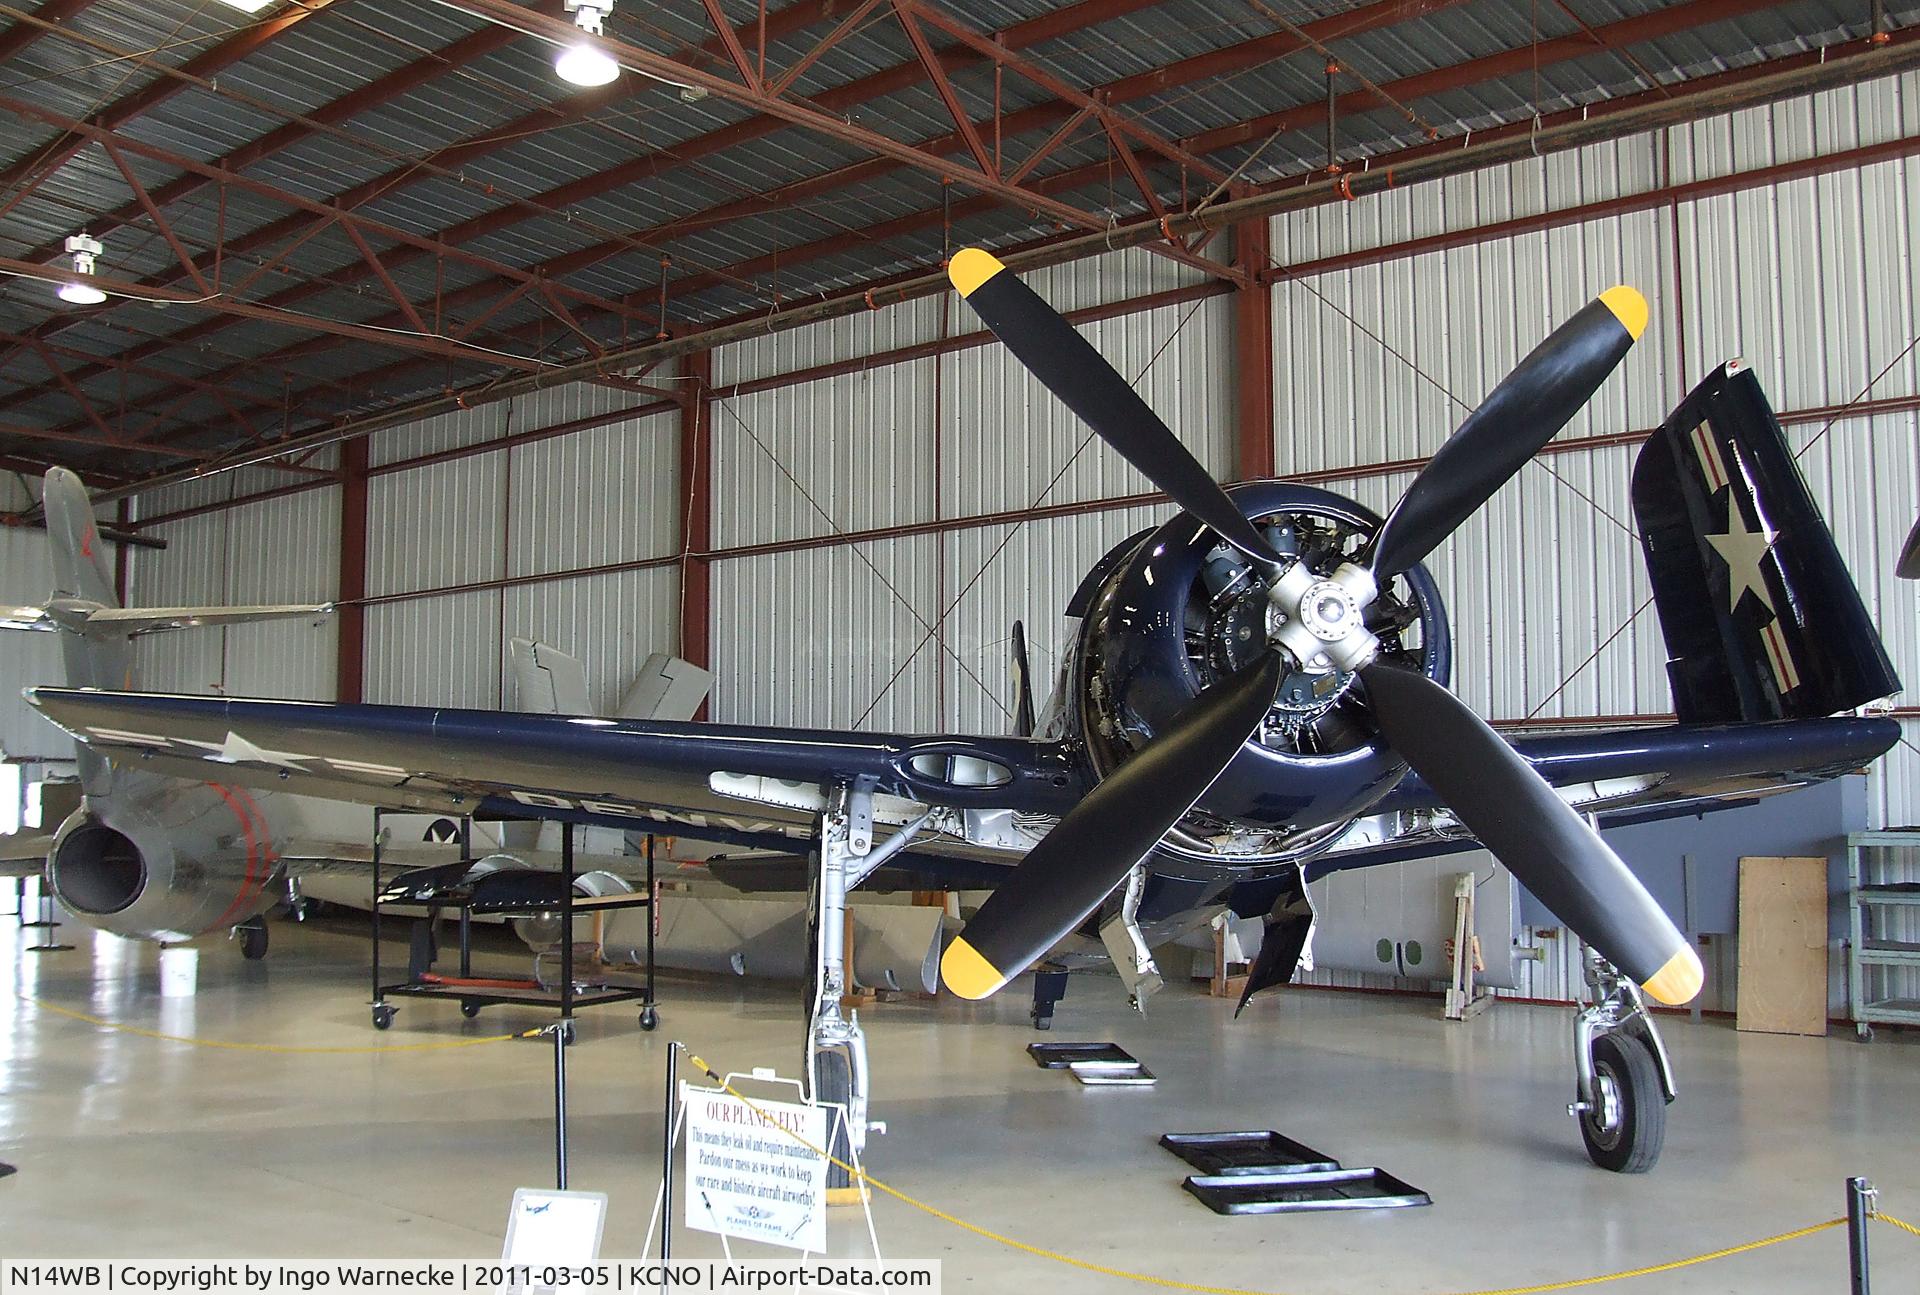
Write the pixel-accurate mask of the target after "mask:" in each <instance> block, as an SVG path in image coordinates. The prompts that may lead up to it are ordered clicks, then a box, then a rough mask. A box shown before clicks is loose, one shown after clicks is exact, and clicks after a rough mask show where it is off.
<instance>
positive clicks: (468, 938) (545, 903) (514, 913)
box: [373, 809, 659, 1030]
mask: <svg viewBox="0 0 1920 1295" xmlns="http://www.w3.org/2000/svg"><path fill="white" fill-rule="evenodd" d="M386 812H387V811H384V810H378V809H376V810H375V811H374V817H373V1024H374V1028H376V1029H381V1030H384V1029H386V1028H387V1027H388V1026H390V1025H391V1024H393V1016H394V1012H395V1010H396V1009H395V1008H394V1006H393V1005H392V1004H391V1003H389V1002H387V999H388V998H389V997H394V998H427V999H434V998H437V999H441V1000H443V1001H448V1002H455V1003H458V1004H459V1005H460V1012H461V1015H463V1016H466V1017H469V1018H471V1017H474V1016H477V1015H479V1014H480V1009H481V1008H483V1007H489V1006H496V1005H502V1004H510V1005H515V1006H521V1007H547V1008H552V1009H554V1010H556V1011H558V1012H559V1013H560V1015H561V1017H562V1018H563V1019H564V1018H571V1017H572V1016H573V1014H574V1012H575V1011H577V1010H578V1009H580V1008H585V1007H604V1006H607V1005H610V1004H613V1003H630V1002H639V1003H641V1004H642V1008H641V1012H640V1028H641V1029H643V1030H651V1029H653V1028H654V1027H655V1026H656V1025H658V1024H659V1007H658V1003H659V1000H658V997H657V996H656V993H655V989H654V957H653V942H654V927H655V923H654V920H653V913H652V912H651V910H652V908H653V905H654V896H655V894H656V893H657V889H656V886H655V877H654V856H653V837H652V836H648V837H647V850H646V860H647V884H646V889H645V890H644V891H642V892H640V893H638V894H624V895H576V894H574V888H573V885H574V867H573V834H574V825H573V824H571V823H566V824H562V831H561V835H560V872H559V873H558V874H557V879H558V880H559V882H560V890H559V896H558V898H556V899H551V900H534V899H526V900H514V901H510V902H488V903H482V904H478V905H476V902H475V899H474V894H473V890H472V889H471V888H470V887H466V886H461V885H452V886H446V887H443V888H441V889H439V890H437V891H436V892H435V893H434V897H433V899H432V900H431V901H430V902H429V901H421V900H400V901H394V900H388V899H386V898H385V892H384V886H383V878H382V876H381V857H380V856H381V839H382V836H383V833H382V826H381V820H382V818H383V816H384V815H385V813H386ZM472 832H473V825H472V820H471V819H469V818H464V817H463V818H462V819H461V820H460V862H461V864H462V865H465V866H463V867H461V868H460V869H459V870H460V871H462V872H464V871H465V867H466V866H471V865H472V863H473V850H472ZM413 871H426V870H424V869H416V870H413ZM397 905H404V906H405V907H407V908H416V909H418V908H424V909H426V910H427V911H428V913H429V914H431V913H432V912H433V911H434V910H438V909H447V908H451V909H454V910H455V911H456V912H457V913H458V914H459V918H460V975H459V979H460V980H470V979H472V978H473V916H474V914H475V913H476V912H480V913H484V914H486V915H488V916H499V917H508V918H512V917H537V916H541V915H543V914H552V915H554V916H557V917H558V918H559V919H560V929H561V932H562V938H561V941H560V985H559V988H557V989H540V988H515V987H507V986H494V985H466V984H434V983H430V982H422V981H420V980H417V979H407V980H402V981H388V982H382V980H381V978H380V922H381V911H382V909H391V908H394V907H396V906H397ZM624 908H644V909H648V910H650V911H649V912H648V914H647V963H646V983H645V985H644V986H643V987H641V988H638V989H614V988H607V989H590V990H586V991H582V990H580V989H579V988H577V987H576V985H575V983H574V977H573V920H574V918H576V917H591V916H593V915H595V914H599V913H608V912H612V911H615V910H618V909H624Z"/></svg>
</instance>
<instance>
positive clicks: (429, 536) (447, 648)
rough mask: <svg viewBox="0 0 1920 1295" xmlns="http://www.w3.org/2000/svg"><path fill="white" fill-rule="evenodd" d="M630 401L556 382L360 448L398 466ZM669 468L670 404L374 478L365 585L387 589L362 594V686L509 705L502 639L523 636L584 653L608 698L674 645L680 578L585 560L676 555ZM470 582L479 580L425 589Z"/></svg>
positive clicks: (405, 697)
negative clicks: (369, 601) (365, 603)
mask: <svg viewBox="0 0 1920 1295" xmlns="http://www.w3.org/2000/svg"><path fill="white" fill-rule="evenodd" d="M640 403H643V400H642V398H640V397H636V396H634V395H632V394H630V393H627V392H623V391H617V390H611V389H607V388H602V387H594V386H587V385H583V384H576V385H572V386H566V387H559V388H555V389H554V390H552V391H546V392H541V393H538V394H536V395H534V396H530V397H527V398H525V399H522V400H519V401H515V402H513V404H512V405H511V406H510V407H508V406H493V407H486V408H482V409H479V410H473V411H469V412H468V413H464V414H461V415H458V416H454V417H450V418H439V419H428V420H426V421H424V422H422V423H419V424H414V425H412V426H409V427H406V428H401V429H397V431H396V432H395V433H388V434H383V435H382V436H381V437H378V438H375V441H374V445H373V450H372V452H371V453H370V454H369V456H368V457H369V460H370V461H372V462H374V463H375V464H376V465H378V464H392V463H396V462H398V461H400V460H401V459H402V458H405V457H411V456H414V455H420V454H433V453H438V452H440V451H444V450H449V449H456V448H460V447H463V446H474V445H480V444H482V443H484V442H486V441H491V440H497V439H499V438H500V437H501V436H504V435H507V434H509V433H512V432H519V431H531V430H536V429H540V428H548V427H554V426H558V425H562V424H571V423H575V422H580V421H592V420H595V419H600V418H608V417H610V416H613V415H617V414H618V413H619V412H620V411H621V410H624V409H628V408H632V407H634V406H635V405H637V404H640ZM388 435H391V436H393V438H394V441H395V443H396V445H397V447H398V448H396V447H395V445H388V444H387V442H386V437H387V436H388ZM678 478H679V444H678V424H677V421H676V417H675V415H673V414H671V413H667V414H650V415H647V416H645V417H640V418H627V419H618V418H615V419H614V420H613V421H608V422H605V423H602V424H601V425H598V426H591V427H587V428H585V429H584V430H580V431H574V432H569V433H567V434H566V435H562V436H555V437H551V438H548V439H543V440H535V441H530V442H527V443H525V444H518V445H505V446H502V447H500V448H498V449H490V450H485V451H482V452H479V453H473V454H467V455H463V456H460V457H456V458H449V459H445V460H443V461H440V462H436V463H430V464H426V465H423V466H419V467H412V468H405V469H402V470H399V471H389V472H385V473H380V474H378V475H375V476H374V477H373V478H372V479H371V480H370V481H369V482H368V489H367V595H368V597H370V598H374V599H379V600H381V601H378V602H376V603H375V604H374V605H372V606H370V607H369V608H368V609H367V632H366V658H365V668H366V676H365V685H364V690H363V692H364V696H365V699H366V700H367V701H370V702H386V703H391V704H396V705H416V706H472V707H481V708H488V709H491V708H495V707H500V706H506V705H511V704H513V701H514V698H513V696H512V684H511V677H510V672H508V671H507V670H506V669H505V658H506V642H507V640H508V639H509V638H512V637H515V636H523V637H532V638H539V639H542V640H544V641H546V642H549V643H551V644H553V645H554V646H555V647H558V648H560V649H561V650H562V651H564V652H568V653H571V654H573V655H575V656H578V657H579V658H580V659H581V662H582V664H583V665H584V666H585V667H586V670H587V677H588V682H589V686H590V691H591V697H592V700H593V702H594V704H595V706H596V707H597V708H600V709H611V707H612V706H613V705H614V704H615V703H617V702H618V700H619V697H620V693H621V691H623V690H624V689H625V687H626V685H627V684H628V683H629V682H631V681H632V678H633V674H634V672H635V671H636V670H637V669H638V668H639V666H640V663H641V662H642V661H644V660H645V659H646V657H647V655H648V654H649V653H651V652H657V651H674V650H676V649H677V647H678V644H679V626H678V623H677V612H676V599H677V597H678V589H679V585H678V578H677V576H676V574H675V572H674V571H672V570H671V569H665V568H659V569H632V568H629V569H625V570H615V571H604V572H594V573H592V574H585V573H586V572H588V571H589V569H593V568H602V567H608V566H616V565H618V564H632V563H637V562H644V561H647V560H648V559H655V558H663V557H667V556H669V555H671V554H672V553H673V551H674V544H675V542H676V530H677V527H678V525H679V520H678V518H679V504H678V497H677V492H678V489H679V484H678ZM542 577H547V578H542ZM473 584H485V585H491V587H486V588H480V589H463V590H458V591H456V592H447V593H436V592H433V591H435V590H443V589H449V588H451V587H454V586H463V585H473Z"/></svg>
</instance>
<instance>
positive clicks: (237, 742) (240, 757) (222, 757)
mask: <svg viewBox="0 0 1920 1295" xmlns="http://www.w3.org/2000/svg"><path fill="white" fill-rule="evenodd" d="M179 740H180V741H182V742H185V743H187V744H188V745H189V746H198V747H204V748H206V750H207V751H208V752H209V754H208V755H207V756H206V758H207V759H209V760H212V761H214V762H216V763H218V764H277V765H279V766H280V767H281V768H282V769H292V770H294V771H296V772H298V773H305V772H306V771H307V770H306V768H305V767H304V766H303V765H301V764H300V761H302V760H311V759H313V757H312V756H310V755H298V754H296V753H294V752H292V751H269V750H267V749H266V748H265V747H263V746H256V745H254V744H253V743H252V742H249V741H247V739H246V738H244V737H241V736H240V735H239V734H238V733H235V732H233V731H232V730H231V729H229V730H228V731H227V740H226V741H224V742H200V741H196V740H195V739H193V738H190V737H187V738H181V739H179Z"/></svg>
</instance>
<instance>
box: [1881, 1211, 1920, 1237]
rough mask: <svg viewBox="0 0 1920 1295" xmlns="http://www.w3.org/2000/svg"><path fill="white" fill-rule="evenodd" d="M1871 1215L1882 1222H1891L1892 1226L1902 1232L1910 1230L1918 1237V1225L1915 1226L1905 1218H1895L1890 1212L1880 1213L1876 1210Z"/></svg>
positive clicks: (1919, 1230)
mask: <svg viewBox="0 0 1920 1295" xmlns="http://www.w3.org/2000/svg"><path fill="white" fill-rule="evenodd" d="M1873 1217H1874V1218H1876V1219H1879V1220H1880V1221H1881V1222H1882V1223H1891V1224H1893V1226H1895V1227H1897V1228H1899V1229H1900V1230H1901V1231H1902V1232H1911V1233H1913V1235H1915V1236H1917V1237H1920V1227H1915V1226H1914V1225H1913V1224H1911V1223H1909V1222H1907V1221H1906V1220H1905V1219H1896V1218H1895V1217H1893V1215H1891V1214H1881V1213H1879V1212H1877V1211H1876V1212H1875V1213H1874V1215H1873Z"/></svg>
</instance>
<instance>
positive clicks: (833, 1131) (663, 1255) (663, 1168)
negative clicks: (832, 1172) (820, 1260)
mask: <svg viewBox="0 0 1920 1295" xmlns="http://www.w3.org/2000/svg"><path fill="white" fill-rule="evenodd" d="M685 1046H686V1045H685V1044H683V1043H680V1042H679V1041H677V1040H676V1041H674V1042H672V1043H670V1044H668V1045H667V1096H666V1107H665V1113H664V1117H663V1123H662V1130H663V1132H664V1133H665V1135H666V1136H665V1138H664V1147H663V1149H662V1151H661V1153H660V1190H659V1191H657V1192H655V1193H654V1195H653V1212H652V1214H650V1215H649V1216H648V1218H647V1229H646V1231H645V1232H644V1233H642V1235H643V1236H645V1237H646V1241H645V1242H644V1243H643V1245H642V1247H641V1251H640V1262H641V1263H642V1264H645V1263H647V1262H648V1258H649V1256H650V1255H651V1254H652V1252H653V1238H654V1229H655V1225H656V1224H657V1225H658V1228H659V1235H660V1266H661V1268H662V1269H663V1270H664V1269H665V1268H666V1266H667V1261H668V1259H669V1257H670V1255H671V1250H672V1229H673V1193H674V1173H673V1152H674V1148H676V1147H677V1146H679V1144H680V1133H681V1130H682V1129H684V1128H685V1127H686V1123H687V1110H686V1107H685V1105H684V1104H682V1103H681V1101H680V1081H679V1055H680V1052H681V1051H682V1050H683V1049H684V1048H685ZM741 1079H748V1080H753V1081H754V1082H756V1083H767V1084H786V1085H790V1086H791V1087H793V1088H794V1089H796V1090H797V1092H798V1095H799V1098H800V1101H801V1102H803V1103H805V1104H807V1105H810V1106H826V1107H829V1108H831V1109H832V1111H833V1120H832V1123H831V1124H830V1125H829V1128H828V1138H827V1146H828V1147H832V1146H834V1145H835V1144H836V1142H839V1140H840V1139H841V1137H842V1136H843V1133H842V1131H843V1130H844V1129H845V1128H846V1121H847V1118H848V1115H847V1108H846V1106H845V1105H844V1104H843V1103H840V1102H817V1101H813V1100H812V1099H811V1098H809V1097H808V1096H807V1095H806V1085H805V1084H803V1083H802V1082H801V1081H800V1080H798V1079H783V1078H781V1077H780V1076H778V1075H776V1074H774V1073H773V1070H772V1069H771V1067H763V1068H759V1069H756V1070H752V1071H749V1072H746V1073H742V1072H740V1071H737V1070H733V1071H728V1072H727V1073H726V1074H725V1075H724V1076H722V1078H721V1080H720V1084H719V1086H718V1087H716V1088H714V1089H711V1090H708V1089H700V1090H698V1091H701V1092H708V1091H711V1092H725V1091H726V1090H727V1089H728V1088H730V1087H732V1086H733V1084H734V1082H735V1081H736V1080H741ZM842 1145H845V1144H844V1143H842ZM848 1160H849V1163H851V1164H852V1166H853V1168H854V1170H855V1171H856V1173H855V1175H854V1176H855V1179H856V1181H857V1180H858V1171H859V1170H860V1168H861V1165H860V1151H859V1149H858V1148H857V1147H854V1148H851V1155H850V1156H849V1157H848ZM871 1197H872V1193H871V1192H868V1191H865V1190H862V1191H861V1193H860V1209H861V1212H862V1214H864V1215H865V1217H866V1224H867V1243H868V1244H869V1245H870V1246H872V1247H873V1262H874V1263H875V1264H879V1263H881V1262H883V1260H882V1259H881V1257H880V1234H879V1231H878V1229H876V1228H875V1227H874V1222H873V1202H872V1200H871ZM716 1222H717V1220H716ZM717 1235H718V1236H719V1237H720V1248H721V1251H722V1252H723V1253H724V1254H725V1255H726V1257H727V1260H728V1262H729V1263H731V1262H732V1260H733V1247H732V1245H731V1244H730V1243H729V1241H728V1238H727V1233H726V1230H725V1229H724V1228H721V1229H718V1230H717ZM804 1253H805V1252H803V1257H804ZM662 1280H663V1281H664V1277H663V1279H662ZM661 1289H662V1290H665V1289H666V1288H665V1286H664V1285H663V1286H662V1287H661Z"/></svg>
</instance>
